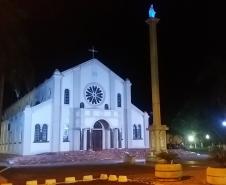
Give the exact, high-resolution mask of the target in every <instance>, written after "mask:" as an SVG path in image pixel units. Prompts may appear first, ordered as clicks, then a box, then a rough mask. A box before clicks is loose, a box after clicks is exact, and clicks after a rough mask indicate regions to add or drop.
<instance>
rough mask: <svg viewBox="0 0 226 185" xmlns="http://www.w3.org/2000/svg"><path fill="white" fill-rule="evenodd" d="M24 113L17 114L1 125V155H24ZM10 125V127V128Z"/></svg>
mask: <svg viewBox="0 0 226 185" xmlns="http://www.w3.org/2000/svg"><path fill="white" fill-rule="evenodd" d="M23 121H24V114H23V112H19V113H17V114H16V115H15V116H13V117H11V118H10V119H9V120H7V121H4V122H2V124H1V139H0V151H1V153H11V154H22V142H23V140H22V135H23ZM9 125H10V126H9Z"/></svg>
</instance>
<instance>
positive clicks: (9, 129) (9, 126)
mask: <svg viewBox="0 0 226 185" xmlns="http://www.w3.org/2000/svg"><path fill="white" fill-rule="evenodd" d="M10 127H11V126H10V123H9V124H8V131H10Z"/></svg>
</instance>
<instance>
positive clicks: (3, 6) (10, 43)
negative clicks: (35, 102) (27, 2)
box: [0, 0, 33, 118]
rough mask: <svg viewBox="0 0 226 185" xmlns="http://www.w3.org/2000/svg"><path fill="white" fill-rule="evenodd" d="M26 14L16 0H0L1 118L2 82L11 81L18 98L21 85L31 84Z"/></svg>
mask: <svg viewBox="0 0 226 185" xmlns="http://www.w3.org/2000/svg"><path fill="white" fill-rule="evenodd" d="M26 18H27V16H26V13H25V11H24V10H23V9H22V8H21V7H20V6H19V1H13V0H1V1H0V118H1V116H2V109H3V101H4V91H5V84H6V83H9V84H10V86H11V87H12V88H13V89H12V90H13V91H14V92H15V95H16V97H17V98H19V97H20V94H21V90H22V88H24V87H26V86H27V88H28V86H30V87H31V85H30V84H31V83H30V82H29V81H32V79H33V78H32V77H31V74H33V73H32V72H33V71H32V67H31V65H30V63H29V47H28V46H29V44H28V38H27V35H28V34H27V32H26V31H27V27H26V26H27V25H26ZM28 76H29V77H28ZM28 84H29V85H28ZM28 89H29V88H28ZM28 89H27V90H28Z"/></svg>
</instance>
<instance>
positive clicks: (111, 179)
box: [108, 175, 118, 181]
mask: <svg viewBox="0 0 226 185" xmlns="http://www.w3.org/2000/svg"><path fill="white" fill-rule="evenodd" d="M108 180H109V181H117V180H118V178H117V176H116V175H109V177H108Z"/></svg>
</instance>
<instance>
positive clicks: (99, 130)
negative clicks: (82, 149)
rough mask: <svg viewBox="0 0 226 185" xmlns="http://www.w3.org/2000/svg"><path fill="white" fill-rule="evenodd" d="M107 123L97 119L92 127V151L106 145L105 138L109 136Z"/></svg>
mask: <svg viewBox="0 0 226 185" xmlns="http://www.w3.org/2000/svg"><path fill="white" fill-rule="evenodd" d="M109 130H110V128H109V124H108V123H107V122H106V121H105V120H99V121H97V122H96V123H95V124H94V126H93V129H92V149H93V150H94V151H98V150H102V149H103V148H106V147H107V140H108V137H110V135H109V134H107V133H108V132H109Z"/></svg>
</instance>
